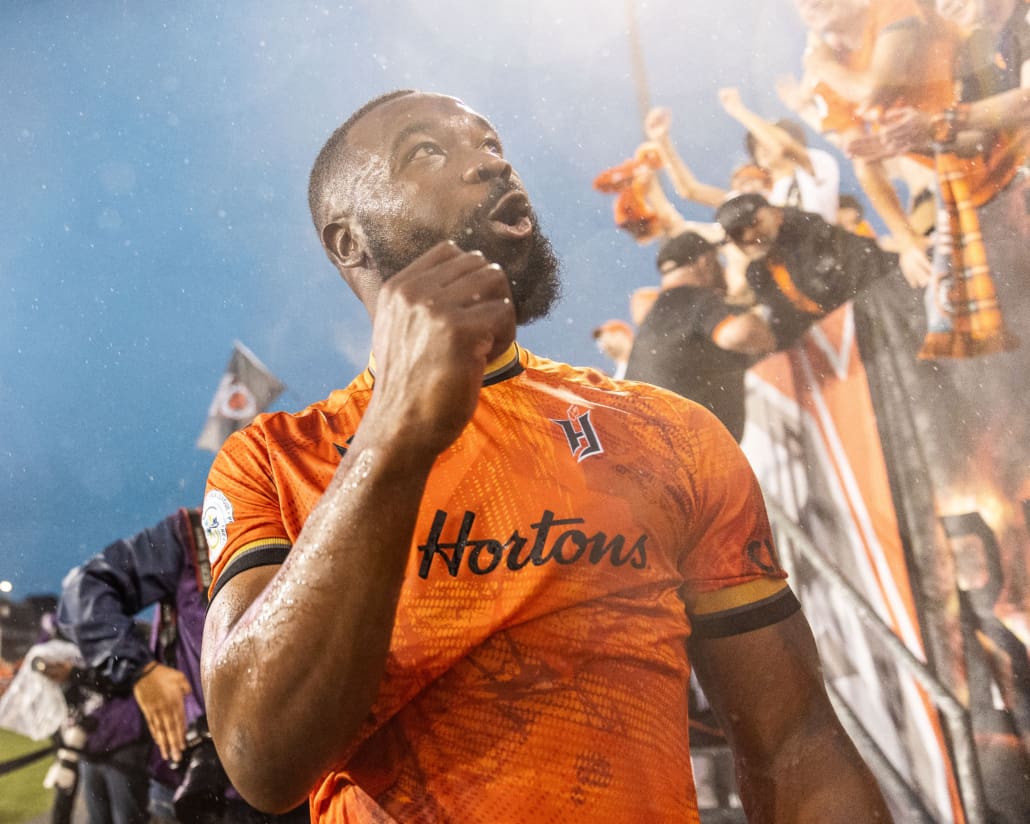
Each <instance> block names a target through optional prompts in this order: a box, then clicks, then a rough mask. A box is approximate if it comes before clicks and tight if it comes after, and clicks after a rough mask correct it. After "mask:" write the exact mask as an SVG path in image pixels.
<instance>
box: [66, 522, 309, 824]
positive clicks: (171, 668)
mask: <svg viewBox="0 0 1030 824" xmlns="http://www.w3.org/2000/svg"><path fill="white" fill-rule="evenodd" d="M207 552H208V546H207V540H206V539H205V537H204V530H203V528H202V527H201V524H200V513H199V511H198V510H196V509H180V510H178V511H177V512H174V513H172V514H171V515H169V516H168V517H166V518H164V519H163V520H161V521H160V522H159V523H157V524H155V525H154V526H152V527H150V528H148V529H144V530H143V531H142V532H139V533H138V534H136V535H133V536H132V537H129V538H124V539H122V540H119V541H115V542H114V543H113V544H111V545H110V546H108V547H107V548H106V549H104V551H103V552H101V553H100V554H98V555H95V556H93V557H92V558H90V559H89V560H88V561H86V562H85V563H84V564H82V565H81V566H78V567H76V568H75V569H73V570H72V571H71V572H69V573H68V575H67V576H66V577H65V579H64V583H63V586H62V594H61V600H60V603H59V605H58V613H57V617H58V623H59V626H60V629H61V631H62V632H63V633H64V634H65V635H66V636H67V637H68V638H70V639H71V640H72V641H74V643H75V644H76V645H77V646H78V647H79V649H80V650H81V651H82V655H83V657H84V658H85V661H86V665H87V667H89V668H90V670H92V672H93V675H94V677H95V679H96V681H97V682H98V683H99V684H101V685H102V687H103V689H104V691H105V692H106V693H108V694H109V695H112V696H122V697H124V696H132V697H134V698H135V700H136V703H137V704H138V705H139V710H140V711H141V712H142V715H143V718H144V719H145V720H146V727H147V729H148V730H149V732H150V735H151V736H152V737H153V742H152V743H151V742H150V741H149V739H147V740H146V748H147V750H149V749H151V747H153V746H154V745H156V750H157V752H152V753H150V757H149V764H150V774H151V777H153V778H154V779H155V780H156V781H157V782H158V784H160V785H162V786H163V787H166V788H169V791H170V792H171V793H173V798H174V808H175V815H176V818H177V820H178V821H179V822H182V824H188V823H190V822H195V824H201V822H203V824H207V822H223V821H224V822H271V821H289V822H294V821H296V822H300V821H307V820H308V815H307V805H306V804H305V805H302V807H300V808H298V809H297V810H295V811H294V812H293V813H290V814H287V815H286V816H279V817H276V816H266V815H264V814H261V813H258V812H257V811H256V810H253V808H251V807H250V806H249V805H247V804H246V803H245V802H243V801H242V799H240V798H239V796H238V794H237V793H236V792H235V790H234V789H233V788H232V786H231V785H230V783H229V779H228V778H227V776H226V775H225V771H224V770H223V769H222V766H221V763H220V762H219V760H218V756H217V754H216V753H215V750H214V745H213V744H212V742H211V738H210V735H209V734H208V732H207V720H206V715H205V708H204V700H203V696H202V694H201V684H200V643H201V638H202V635H203V630H204V619H205V615H206V610H207V586H208V584H209V583H210V565H209V563H208V555H207ZM154 604H160V609H159V614H158V620H157V621H156V622H155V625H154V629H153V632H152V634H151V638H150V643H149V644H148V643H147V641H146V640H145V639H143V638H141V637H140V636H139V635H138V633H137V632H136V631H135V629H134V621H133V616H135V615H136V614H137V613H139V612H140V611H141V610H142V609H144V608H146V607H148V606H152V605H154ZM135 763H136V765H137V766H139V765H141V764H142V765H144V766H145V765H146V763H147V752H146V751H144V752H143V754H142V755H141V756H137V758H136V762H135ZM107 766H108V765H106V764H104V763H101V762H95V763H91V764H89V765H88V766H85V767H84V771H83V790H84V791H85V792H86V793H87V798H86V800H87V804H89V803H90V801H91V797H90V795H89V793H90V787H91V786H92V787H93V791H94V795H93V799H94V800H96V799H100V798H102V797H103V794H104V792H105V787H106V786H107V785H108V783H109V781H110V779H111V773H110V770H107V769H105V768H106V767H107ZM91 777H92V778H95V781H92V782H91V781H90V778H91ZM95 806H96V807H97V808H98V809H97V812H96V814H95V817H94V814H93V812H92V809H91V819H90V824H98V823H99V822H107V821H112V822H113V824H119V822H120V821H123V820H124V821H134V820H135V819H120V818H117V817H115V818H110V819H108V818H103V817H102V816H103V813H102V812H101V811H100V810H101V807H102V806H103V805H101V804H99V803H98V804H96V805H95ZM144 820H146V819H144Z"/></svg>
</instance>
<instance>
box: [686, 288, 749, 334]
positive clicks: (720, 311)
mask: <svg viewBox="0 0 1030 824" xmlns="http://www.w3.org/2000/svg"><path fill="white" fill-rule="evenodd" d="M742 311H743V310H742V309H739V308H737V307H733V306H729V305H728V304H727V303H726V300H725V298H724V297H723V296H722V294H720V293H719V292H716V291H715V290H714V289H698V290H696V292H695V295H694V300H693V306H692V307H691V314H692V325H693V328H694V330H695V331H697V332H700V333H701V334H702V335H704V336H705V337H707V338H711V337H712V336H713V335H714V334H715V330H716V329H718V328H719V325H720V324H722V323H723V321H725V320H726V319H727V318H731V317H734V316H735V315H738V314H740V313H741V312H742Z"/></svg>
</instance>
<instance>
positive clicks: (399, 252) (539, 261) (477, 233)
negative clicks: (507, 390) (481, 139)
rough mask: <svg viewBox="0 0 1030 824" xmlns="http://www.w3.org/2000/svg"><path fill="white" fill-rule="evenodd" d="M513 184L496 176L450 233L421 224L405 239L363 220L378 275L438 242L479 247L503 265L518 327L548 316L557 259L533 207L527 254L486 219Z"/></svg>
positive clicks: (556, 293)
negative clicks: (462, 222)
mask: <svg viewBox="0 0 1030 824" xmlns="http://www.w3.org/2000/svg"><path fill="white" fill-rule="evenodd" d="M515 188H516V187H515V186H514V184H511V183H510V182H509V181H503V180H498V182H497V185H495V186H494V188H493V189H492V190H491V192H490V195H489V197H487V198H486V200H485V201H484V202H483V204H482V205H481V206H479V207H478V208H477V209H476V210H475V212H473V213H472V214H471V215H469V216H468V217H467V218H466V220H465V225H464V227H462V228H461V229H460V230H459V231H457V232H455V233H454V234H453V235H452V236H450V237H448V236H447V235H445V234H444V233H442V232H438V231H435V230H433V229H430V228H429V227H426V226H416V227H414V228H413V229H411V230H409V231H408V232H407V234H406V236H405V237H404V238H394V237H386V236H385V233H384V232H383V231H382V229H381V226H380V225H379V224H377V223H376V222H374V221H372V220H365V221H362V223H363V225H364V228H365V237H366V239H367V241H368V248H369V254H370V256H371V257H372V260H373V261H374V262H375V265H376V268H377V270H378V271H379V274H380V276H381V277H382V279H383V280H384V281H386V280H389V279H390V278H391V277H393V276H394V275H395V274H397V273H398V272H399V271H401V269H404V268H405V267H406V266H408V265H409V264H410V263H412V262H413V261H414V260H415V259H416V258H418V257H419V256H420V255H423V254H425V253H426V252H428V251H429V250H430V249H432V248H433V247H434V246H435V245H436V244H437V243H440V242H441V241H444V240H451V241H453V242H454V243H455V244H457V246H458V248H460V249H464V250H465V251H466V252H471V251H473V250H476V249H478V250H479V251H480V252H482V253H483V254H484V255H485V256H486V258H487V260H489V261H490V262H492V263H497V264H498V265H500V266H501V267H502V268H503V269H504V271H505V274H507V276H508V283H509V285H510V286H511V296H512V302H513V303H514V305H515V321H516V323H518V324H519V325H520V326H522V325H524V324H527V323H532V322H533V321H535V320H539V319H540V318H544V317H547V315H548V314H549V313H550V311H551V309H552V308H554V306H555V304H557V302H558V300H559V299H560V298H561V278H560V277H559V274H560V271H561V264H560V262H559V261H558V257H557V255H555V253H554V248H553V247H552V246H551V241H550V240H548V238H547V236H546V235H544V233H543V232H542V231H541V230H540V228H539V226H540V224H539V221H538V220H537V217H536V214H535V213H534V212H533V211H532V210H531V211H530V214H529V217H530V220H532V222H533V233H532V234H531V235H530V237H529V244H530V246H529V253H528V255H527V254H525V251H524V249H523V248H522V246H521V244H518V243H515V242H513V241H504V240H502V239H500V238H498V237H497V235H496V234H494V232H493V230H492V229H491V228H490V225H489V219H488V218H487V215H488V214H489V213H490V211H491V210H492V209H493V207H494V206H495V205H496V204H497V202H498V201H499V200H500V199H501V198H502V197H503V196H504V195H505V194H507V193H508V192H509V191H512V190H514V189H515ZM523 257H524V260H522V258H523Z"/></svg>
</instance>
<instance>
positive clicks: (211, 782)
mask: <svg viewBox="0 0 1030 824" xmlns="http://www.w3.org/2000/svg"><path fill="white" fill-rule="evenodd" d="M173 766H174V767H175V768H176V769H178V770H181V772H182V779H181V780H180V781H179V786H178V787H177V788H176V790H175V794H174V796H173V797H172V803H173V805H174V807H175V816H176V818H177V819H178V820H179V821H180V822H181V824H213V823H214V822H219V821H221V820H222V817H223V816H224V814H225V806H226V799H225V791H226V789H227V788H228V786H229V777H228V776H227V775H226V773H225V769H224V768H223V767H222V762H221V761H220V760H219V758H218V753H217V752H215V745H214V742H213V741H212V740H211V733H210V732H209V731H208V727H207V719H206V718H205V717H204V716H201V717H200V718H198V719H197V720H196V721H195V722H194V723H193V724H191V725H190V727H189V729H188V730H187V731H186V751H185V752H184V753H183V757H182V760H181V761H180V762H179V763H178V764H173Z"/></svg>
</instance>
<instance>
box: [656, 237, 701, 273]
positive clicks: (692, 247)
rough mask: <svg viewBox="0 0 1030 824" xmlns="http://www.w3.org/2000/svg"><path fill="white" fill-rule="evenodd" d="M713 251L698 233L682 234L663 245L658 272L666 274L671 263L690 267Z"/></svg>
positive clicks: (657, 262)
mask: <svg viewBox="0 0 1030 824" xmlns="http://www.w3.org/2000/svg"><path fill="white" fill-rule="evenodd" d="M713 251H715V247H714V246H713V245H712V244H711V243H709V242H708V241H707V240H705V239H704V238H703V237H701V235H699V234H698V233H697V232H680V233H679V234H678V235H676V237H674V238H670V239H669V240H667V241H665V243H663V244H662V248H661V249H659V250H658V259H657V260H656V261H655V263H656V264H657V265H658V271H659V272H664V271H665V270H666V269H667V268H668V264H669V263H670V262H671V263H674V264H676V266H689V265H690V264H691V263H693V262H694V261H696V260H697V259H698V258H699V257H701V256H702V255H704V254H706V253H707V252H713Z"/></svg>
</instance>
